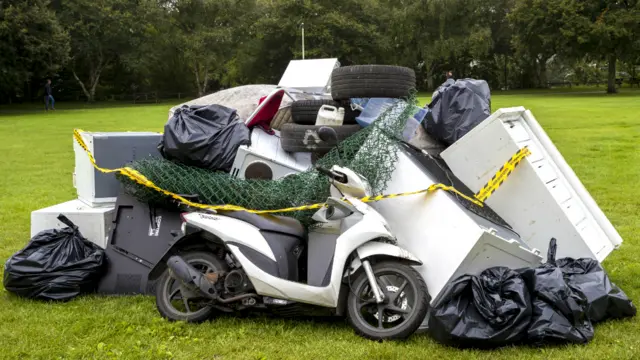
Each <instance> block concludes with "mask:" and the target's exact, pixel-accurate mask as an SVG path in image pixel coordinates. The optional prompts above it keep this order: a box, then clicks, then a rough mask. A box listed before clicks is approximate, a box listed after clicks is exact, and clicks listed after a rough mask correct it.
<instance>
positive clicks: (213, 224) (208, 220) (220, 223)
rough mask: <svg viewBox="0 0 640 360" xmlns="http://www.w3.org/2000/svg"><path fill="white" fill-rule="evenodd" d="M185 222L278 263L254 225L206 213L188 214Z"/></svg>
mask: <svg viewBox="0 0 640 360" xmlns="http://www.w3.org/2000/svg"><path fill="white" fill-rule="evenodd" d="M185 220H186V221H187V222H189V223H190V224H193V225H195V226H197V227H199V228H201V229H202V230H204V231H208V232H210V233H212V234H214V235H215V236H217V237H219V238H220V239H222V241H224V242H225V243H228V242H234V243H238V244H242V245H244V246H246V247H249V248H251V249H253V250H255V251H257V252H259V253H261V254H263V255H264V256H266V257H268V258H269V259H271V260H273V261H276V257H275V255H274V254H273V251H271V248H270V247H269V244H268V243H267V240H265V238H264V237H263V236H262V234H261V233H260V231H259V229H258V228H256V227H255V226H253V225H250V224H247V223H245V222H244V221H240V220H237V219H233V218H230V217H226V216H220V215H213V214H204V213H190V214H187V215H185Z"/></svg>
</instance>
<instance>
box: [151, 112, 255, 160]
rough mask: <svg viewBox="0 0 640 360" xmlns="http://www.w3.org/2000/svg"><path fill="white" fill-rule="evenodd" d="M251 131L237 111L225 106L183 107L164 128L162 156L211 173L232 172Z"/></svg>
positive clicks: (249, 139)
mask: <svg viewBox="0 0 640 360" xmlns="http://www.w3.org/2000/svg"><path fill="white" fill-rule="evenodd" d="M250 143H251V137H250V131H249V129H248V128H247V126H246V125H245V124H244V123H243V122H241V121H240V119H239V116H238V114H237V112H236V110H234V109H230V108H228V107H224V106H222V105H193V106H187V105H184V106H182V107H180V108H178V109H177V110H176V111H175V113H174V114H173V116H172V117H171V119H169V121H168V122H167V123H166V124H165V126H164V134H163V137H162V143H161V144H160V146H159V147H158V148H159V150H160V153H161V154H162V156H164V158H166V159H168V160H174V161H177V162H181V163H183V164H185V165H191V166H196V167H200V168H204V169H209V170H222V171H227V172H228V171H230V170H231V167H232V166H233V161H234V160H235V157H236V152H237V151H238V148H239V147H240V146H241V145H249V144H250Z"/></svg>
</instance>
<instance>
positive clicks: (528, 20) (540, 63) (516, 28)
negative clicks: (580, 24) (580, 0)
mask: <svg viewBox="0 0 640 360" xmlns="http://www.w3.org/2000/svg"><path fill="white" fill-rule="evenodd" d="M576 10H577V3H576V1H574V0H568V1H567V0H520V1H516V2H515V4H514V7H513V9H512V10H511V12H510V13H509V20H510V22H511V24H512V26H513V39H512V43H513V47H514V49H515V55H516V57H518V58H520V59H522V60H523V61H526V62H528V63H529V64H531V65H532V66H533V67H534V69H535V73H536V83H537V84H538V86H539V87H547V83H548V82H547V63H548V62H549V60H550V59H551V58H552V57H553V56H554V55H556V54H559V53H564V52H567V50H568V49H567V46H568V40H567V37H566V36H565V33H566V31H570V30H572V29H570V28H569V29H568V28H567V27H568V24H570V23H572V22H575V16H576Z"/></svg>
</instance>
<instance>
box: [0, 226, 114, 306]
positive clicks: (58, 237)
mask: <svg viewBox="0 0 640 360" xmlns="http://www.w3.org/2000/svg"><path fill="white" fill-rule="evenodd" d="M58 220H60V221H61V222H63V223H64V224H65V225H67V227H66V228H64V229H60V230H57V229H52V230H45V231H42V232H40V233H38V234H37V235H36V236H34V237H33V238H32V239H31V241H29V244H27V246H26V247H25V248H24V249H22V250H20V251H18V252H17V253H15V254H14V255H13V256H12V257H10V258H9V260H7V262H6V263H5V265H4V287H5V289H7V290H8V291H10V292H12V293H15V294H16V295H18V296H21V297H25V298H29V299H40V300H69V299H71V298H74V297H76V296H78V295H80V294H83V293H89V292H92V291H93V290H95V288H96V286H97V284H98V281H99V279H100V277H101V276H102V274H103V269H104V268H103V263H104V251H103V250H102V249H101V248H100V247H98V246H97V245H95V244H93V243H91V242H89V241H88V240H86V239H85V238H84V237H82V235H81V234H80V231H78V227H77V226H75V225H74V224H73V223H72V222H71V221H70V220H69V219H68V218H67V217H65V216H64V215H60V216H58Z"/></svg>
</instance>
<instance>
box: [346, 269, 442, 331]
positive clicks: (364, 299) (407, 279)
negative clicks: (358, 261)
mask: <svg viewBox="0 0 640 360" xmlns="http://www.w3.org/2000/svg"><path fill="white" fill-rule="evenodd" d="M371 268H372V269H373V273H374V276H375V277H376V281H377V282H378V285H379V286H380V288H381V289H382V290H383V292H384V295H385V302H383V303H382V304H380V305H378V304H377V303H376V301H375V298H374V297H373V292H372V291H371V289H370V286H369V280H368V279H367V274H366V273H365V272H364V271H363V270H361V271H360V272H359V275H358V276H357V277H356V280H355V281H354V282H353V283H351V289H352V291H351V292H350V293H349V297H348V299H347V318H348V320H349V323H350V324H351V326H353V328H354V330H355V331H356V333H357V334H358V335H360V336H363V337H365V338H367V339H372V340H392V339H406V338H407V337H409V336H411V334H413V333H414V332H415V331H416V330H417V329H418V327H420V324H421V323H422V322H423V321H424V318H425V316H426V315H427V311H428V309H429V301H430V297H429V292H428V291H427V284H426V283H425V282H424V279H423V278H422V276H421V275H420V273H418V271H416V269H414V268H413V267H412V266H410V265H406V264H403V263H400V262H395V261H384V262H379V263H376V264H372V265H371ZM391 276H393V278H395V280H396V281H395V282H394V281H391V279H393V278H392V277H391ZM399 279H402V280H399ZM409 295H410V297H411V298H412V300H411V304H409ZM399 301H400V303H399ZM409 307H411V308H410V309H409ZM363 310H364V312H366V313H363ZM380 313H382V314H384V315H383V316H381V317H380V315H379V314H380ZM391 314H395V315H391ZM376 315H377V317H376ZM400 320H401V321H400ZM372 322H373V323H376V325H375V326H374V325H373V324H372ZM385 322H386V323H387V325H392V326H391V327H386V328H385Z"/></svg>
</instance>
